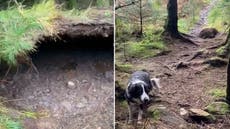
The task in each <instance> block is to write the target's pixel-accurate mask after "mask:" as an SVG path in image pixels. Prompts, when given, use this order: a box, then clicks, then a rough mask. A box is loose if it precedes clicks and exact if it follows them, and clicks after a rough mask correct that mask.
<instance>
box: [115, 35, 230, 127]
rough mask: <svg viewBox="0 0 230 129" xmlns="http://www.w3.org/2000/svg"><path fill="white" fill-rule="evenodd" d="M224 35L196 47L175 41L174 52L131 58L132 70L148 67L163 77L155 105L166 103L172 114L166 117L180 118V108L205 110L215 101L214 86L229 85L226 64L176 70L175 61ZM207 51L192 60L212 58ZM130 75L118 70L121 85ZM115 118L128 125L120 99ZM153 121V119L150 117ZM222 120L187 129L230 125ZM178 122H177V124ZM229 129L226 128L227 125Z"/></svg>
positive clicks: (160, 124) (167, 124) (159, 124)
mask: <svg viewBox="0 0 230 129" xmlns="http://www.w3.org/2000/svg"><path fill="white" fill-rule="evenodd" d="M223 39H224V37H222V36H219V37H216V38H215V39H209V40H203V41H202V42H201V41H200V42H199V45H200V46H199V47H194V46H192V45H188V44H186V43H180V42H177V41H176V42H174V43H173V44H171V45H169V49H170V50H171V52H170V53H169V54H167V55H163V56H158V57H154V58H151V59H141V60H132V61H131V64H132V65H133V66H134V68H133V70H140V69H147V70H148V71H149V72H150V74H151V76H157V77H160V79H161V81H160V83H161V86H162V89H161V93H160V100H161V101H162V102H160V103H154V105H156V106H163V107H165V108H166V109H167V110H168V111H169V112H172V113H173V114H175V115H173V116H168V117H167V119H171V118H170V117H172V118H175V117H181V116H180V115H179V114H180V108H186V109H187V108H200V109H204V108H205V106H207V105H208V104H209V103H210V102H213V101H214V98H213V97H212V96H211V95H210V94H209V92H210V90H212V89H216V88H219V89H224V88H225V87H226V67H221V68H212V67H210V66H209V65H194V66H189V67H187V68H181V69H176V64H178V63H179V62H185V61H187V60H189V59H191V58H192V57H193V55H194V53H196V52H197V51H198V50H201V49H203V48H207V47H208V46H212V45H217V44H220V43H221V41H223ZM211 53H212V52H211V51H210V53H207V54H205V55H202V56H199V57H197V58H196V59H194V60H193V61H191V62H194V63H195V62H200V61H204V60H206V59H209V58H210V57H212V56H213V54H211ZM128 77H129V74H124V73H120V72H116V80H118V81H119V82H120V83H121V84H122V85H126V83H127V80H128ZM116 107H118V108H117V109H116V114H118V115H117V117H116V120H117V121H118V123H117V124H118V126H119V127H120V128H127V126H124V125H126V123H125V122H126V118H127V112H128V111H127V109H126V108H124V107H122V105H120V103H119V102H118V101H117V103H116ZM150 121H151V120H150ZM180 121H182V123H184V122H185V121H184V120H183V118H181V120H177V119H172V120H161V121H157V122H156V123H157V124H151V123H154V122H150V125H151V127H153V126H154V127H156V128H159V129H161V128H167V129H171V128H179V127H178V125H179V124H180V123H181V122H180ZM221 121H222V122H223V123H218V122H217V123H214V124H207V125H206V124H205V123H204V124H196V123H193V124H192V123H187V122H185V123H187V124H185V125H186V128H192V127H194V128H195V129H196V128H202V129H208V128H211V127H213V128H215V129H219V126H222V125H228V124H230V123H229V121H228V122H227V123H225V121H223V120H221ZM175 123H178V125H177V124H175ZM224 129H226V128H224Z"/></svg>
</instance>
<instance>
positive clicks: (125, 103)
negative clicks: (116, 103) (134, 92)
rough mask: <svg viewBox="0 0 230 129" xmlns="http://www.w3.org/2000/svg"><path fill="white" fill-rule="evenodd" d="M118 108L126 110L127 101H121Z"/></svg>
mask: <svg viewBox="0 0 230 129" xmlns="http://www.w3.org/2000/svg"><path fill="white" fill-rule="evenodd" d="M120 106H121V107H123V108H128V103H127V101H125V100H124V101H121V102H120Z"/></svg>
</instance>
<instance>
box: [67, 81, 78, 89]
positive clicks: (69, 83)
mask: <svg viewBox="0 0 230 129" xmlns="http://www.w3.org/2000/svg"><path fill="white" fill-rule="evenodd" d="M67 87H68V88H69V89H75V88H76V85H75V83H74V82H72V81H68V83H67Z"/></svg>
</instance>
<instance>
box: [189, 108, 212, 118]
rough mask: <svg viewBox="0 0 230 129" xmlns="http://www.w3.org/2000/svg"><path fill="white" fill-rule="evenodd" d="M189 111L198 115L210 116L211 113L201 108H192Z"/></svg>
mask: <svg viewBox="0 0 230 129" xmlns="http://www.w3.org/2000/svg"><path fill="white" fill-rule="evenodd" d="M189 111H190V112H191V113H193V114H195V115H197V116H204V117H206V116H209V115H210V114H209V113H208V112H206V111H204V110H201V109H195V108H191V109H189Z"/></svg>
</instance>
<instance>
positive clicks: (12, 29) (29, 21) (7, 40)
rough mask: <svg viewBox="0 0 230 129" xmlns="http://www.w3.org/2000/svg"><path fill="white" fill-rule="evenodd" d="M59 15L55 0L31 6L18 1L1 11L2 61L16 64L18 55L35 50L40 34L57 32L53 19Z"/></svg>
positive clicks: (0, 46) (0, 41)
mask: <svg viewBox="0 0 230 129" xmlns="http://www.w3.org/2000/svg"><path fill="white" fill-rule="evenodd" d="M47 12H48V13H47ZM57 17H58V11H57V9H56V6H55V3H54V0H44V1H42V2H41V3H39V4H35V5H34V6H32V7H31V8H25V7H24V6H23V5H22V4H20V3H16V5H15V6H13V7H8V9H7V10H2V11H0V23H1V24H0V62H7V64H9V65H16V64H17V56H18V55H26V54H28V53H29V52H31V51H34V50H35V49H36V48H35V41H36V39H37V38H38V36H39V34H41V33H43V34H49V35H53V34H54V33H55V28H54V24H53V22H52V20H53V19H54V18H57Z"/></svg>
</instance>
